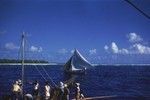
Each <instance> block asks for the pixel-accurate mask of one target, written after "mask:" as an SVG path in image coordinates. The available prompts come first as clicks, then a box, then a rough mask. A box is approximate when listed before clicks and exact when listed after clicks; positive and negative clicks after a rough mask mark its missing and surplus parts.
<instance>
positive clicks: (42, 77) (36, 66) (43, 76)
mask: <svg viewBox="0 0 150 100" xmlns="http://www.w3.org/2000/svg"><path fill="white" fill-rule="evenodd" d="M34 66H35V68H36V70H37V71H38V72H39V74H40V75H41V76H42V78H43V79H44V80H45V81H46V78H45V77H44V76H43V75H42V73H41V72H40V70H39V69H38V68H37V66H36V65H34Z"/></svg>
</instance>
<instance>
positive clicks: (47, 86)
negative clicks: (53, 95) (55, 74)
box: [45, 85, 50, 96]
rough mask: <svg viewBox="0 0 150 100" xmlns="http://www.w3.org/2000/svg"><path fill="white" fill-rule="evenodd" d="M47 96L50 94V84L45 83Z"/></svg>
mask: <svg viewBox="0 0 150 100" xmlns="http://www.w3.org/2000/svg"><path fill="white" fill-rule="evenodd" d="M45 96H50V86H49V85H45Z"/></svg>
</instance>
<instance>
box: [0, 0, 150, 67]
mask: <svg viewBox="0 0 150 100" xmlns="http://www.w3.org/2000/svg"><path fill="white" fill-rule="evenodd" d="M131 1H132V3H134V4H135V5H136V6H137V7H138V8H140V9H141V10H142V11H143V12H145V13H146V14H147V15H149V16H150V7H149V5H150V1H148V0H144V1H142V0H131ZM22 32H25V33H26V58H27V59H45V60H48V61H50V62H66V61H67V60H68V59H69V58H70V56H71V55H72V52H73V50H74V49H75V48H76V49H78V50H79V52H80V53H81V54H82V55H83V56H84V57H85V58H86V59H87V60H89V61H90V62H91V63H100V64H139V63H140V64H149V63H150V38H149V37H150V19H148V18H146V17H145V16H143V15H142V14H141V13H140V12H139V11H137V10H136V9H135V8H134V7H132V6H131V5H130V4H128V3H127V2H126V1H124V0H1V1H0V58H15V59H16V58H18V56H17V55H18V52H19V46H20V41H21V34H22ZM127 59H128V60H127Z"/></svg>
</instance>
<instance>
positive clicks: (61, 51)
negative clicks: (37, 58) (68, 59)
mask: <svg viewBox="0 0 150 100" xmlns="http://www.w3.org/2000/svg"><path fill="white" fill-rule="evenodd" d="M67 52H68V51H67V50H66V49H65V48H62V49H60V50H58V53H61V54H66V53H67Z"/></svg>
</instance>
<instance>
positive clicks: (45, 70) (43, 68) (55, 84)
mask: <svg viewBox="0 0 150 100" xmlns="http://www.w3.org/2000/svg"><path fill="white" fill-rule="evenodd" d="M41 56H42V57H43V55H41ZM43 58H44V57H43ZM42 69H43V71H44V72H45V74H46V75H47V76H48V78H49V79H50V81H51V82H52V84H54V86H57V85H56V84H55V82H54V81H53V79H52V78H51V77H50V75H49V74H48V73H47V71H46V70H45V68H44V67H43V66H42Z"/></svg>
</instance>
